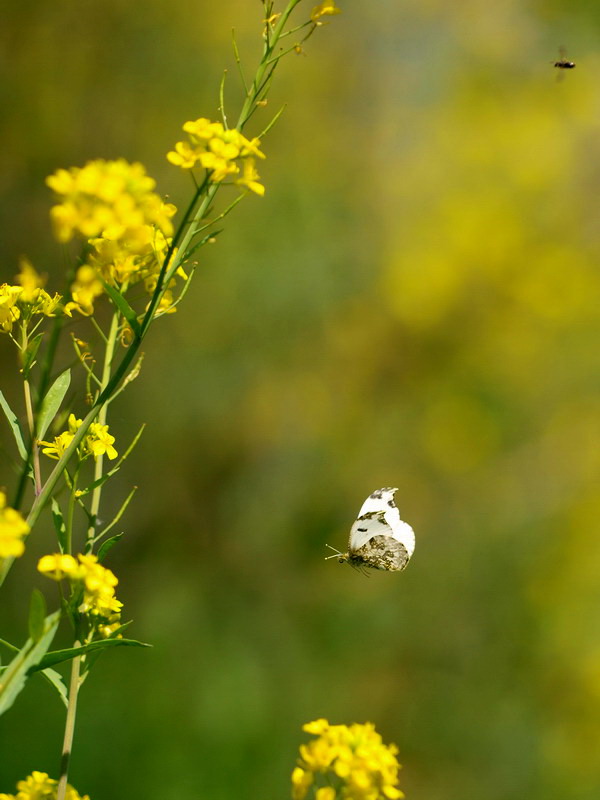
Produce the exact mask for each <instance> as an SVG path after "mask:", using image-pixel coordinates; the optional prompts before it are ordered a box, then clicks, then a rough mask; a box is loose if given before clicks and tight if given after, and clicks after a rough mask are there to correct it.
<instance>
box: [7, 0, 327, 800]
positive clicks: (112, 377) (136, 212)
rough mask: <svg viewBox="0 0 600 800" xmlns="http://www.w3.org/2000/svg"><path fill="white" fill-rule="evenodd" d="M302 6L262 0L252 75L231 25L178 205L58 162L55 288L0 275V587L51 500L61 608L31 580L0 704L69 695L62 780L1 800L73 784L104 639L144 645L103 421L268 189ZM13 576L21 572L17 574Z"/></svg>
mask: <svg viewBox="0 0 600 800" xmlns="http://www.w3.org/2000/svg"><path fill="white" fill-rule="evenodd" d="M301 5H302V6H305V4H304V3H302V0H287V2H286V3H284V4H283V7H282V9H281V10H279V11H278V10H276V8H275V0H262V23H261V35H262V40H263V49H262V56H261V58H260V61H259V63H258V66H257V67H256V70H255V74H254V77H253V79H252V80H250V81H247V80H246V78H245V75H244V70H243V68H242V64H241V60H240V57H239V54H238V50H237V46H236V45H235V39H234V54H235V59H236V62H237V66H238V68H239V73H240V77H241V81H242V86H243V92H244V94H243V102H242V105H241V108H240V110H239V113H238V116H237V120H236V122H235V124H234V125H230V124H229V123H228V119H227V114H226V110H225V97H224V94H225V93H224V84H222V85H221V92H220V112H221V119H220V120H216V121H211V120H209V119H207V118H204V117H199V118H197V119H194V120H190V121H188V122H186V123H185V124H184V126H183V130H184V132H185V134H186V138H185V139H183V140H182V141H178V142H176V143H175V145H174V147H173V149H172V150H171V151H170V152H169V153H168V154H167V158H168V160H169V162H170V163H171V164H173V165H174V166H176V167H179V168H181V169H183V170H185V171H186V172H188V173H190V175H191V177H192V180H193V191H192V195H191V199H190V201H189V204H188V206H187V208H186V209H185V210H184V212H183V213H181V214H178V212H177V209H176V208H175V206H174V205H173V204H171V203H168V202H166V201H165V200H164V198H163V196H162V195H161V193H159V192H158V191H157V186H156V182H155V181H154V179H153V178H151V177H150V176H149V175H148V174H147V173H146V170H145V168H144V166H143V165H142V164H139V163H129V162H127V161H126V160H124V159H116V160H112V161H107V160H103V159H95V160H91V161H88V163H86V164H85V165H84V166H82V167H72V168H70V169H58V170H56V171H55V172H54V174H52V175H50V176H49V177H48V178H47V179H46V183H47V185H48V187H49V188H50V189H51V190H52V192H53V194H54V197H55V203H54V205H53V206H52V208H51V210H50V217H51V221H52V227H53V230H54V235H55V237H56V239H57V240H58V242H60V243H61V245H63V246H64V247H65V248H66V252H67V254H68V256H69V263H68V268H67V276H66V288H65V290H64V291H63V292H62V293H58V292H54V293H50V292H48V291H47V290H46V288H45V287H46V285H47V280H48V279H47V277H46V276H45V275H41V274H39V273H38V271H37V270H36V269H35V268H34V267H33V266H32V265H31V264H30V263H29V262H28V261H27V260H23V261H22V263H21V266H20V270H19V273H18V275H17V277H16V280H15V282H14V283H9V282H5V283H2V284H1V285H0V332H1V333H3V334H4V335H6V336H7V337H9V338H10V339H11V341H12V342H13V343H14V346H15V349H16V354H17V358H18V363H19V368H20V372H21V375H22V381H23V406H24V408H23V413H22V414H21V413H17V412H15V411H13V408H15V401H14V399H13V398H11V399H10V402H9V399H8V398H7V397H6V396H5V395H4V394H3V393H2V392H0V405H1V406H2V410H3V412H4V415H5V417H6V421H7V423H8V426H9V429H10V431H11V432H12V434H13V437H14V440H15V446H16V451H17V457H18V479H17V481H16V485H15V486H14V489H13V490H11V494H10V499H9V494H8V492H7V491H5V490H0V586H1V584H2V583H3V582H4V580H5V579H6V577H7V576H8V574H9V572H10V570H11V568H12V566H13V564H14V562H15V560H16V559H19V558H20V557H21V556H22V555H23V553H24V551H25V548H26V547H27V540H28V537H30V536H32V535H34V534H35V532H36V531H35V529H36V526H37V524H38V521H39V519H40V516H41V515H42V514H43V513H44V514H45V513H46V512H48V513H49V515H50V516H51V518H52V522H53V528H54V534H55V539H54V542H53V543H51V544H50V543H49V544H48V546H47V554H46V555H44V556H43V557H42V558H41V559H40V560H39V563H38V565H37V569H38V571H39V573H41V574H42V575H43V576H45V577H46V578H48V579H50V580H51V581H53V582H54V583H55V584H56V586H57V588H58V608H57V610H55V611H52V612H50V613H47V608H46V600H45V597H44V595H42V593H41V592H39V591H38V590H35V589H34V590H33V593H32V595H31V601H30V614H29V636H28V638H27V641H26V642H25V644H24V645H23V646H21V647H18V646H17V645H14V644H12V643H10V642H7V641H5V640H0V646H2V648H4V649H5V650H8V651H9V653H10V660H9V663H8V664H7V665H6V666H4V667H0V670H1V671H0V714H1V713H3V712H4V711H6V710H7V709H8V708H10V707H11V706H12V705H13V703H14V702H15V700H16V699H17V697H18V695H19V693H20V692H21V691H22V690H23V689H24V688H25V686H26V685H27V681H28V679H29V677H30V676H31V675H32V674H34V673H36V672H38V673H41V674H42V675H44V677H45V678H46V679H47V680H48V683H49V685H50V686H51V687H52V688H53V689H55V690H56V691H57V693H58V696H59V697H60V699H61V700H62V702H63V703H64V705H65V707H66V721H65V731H64V739H63V747H62V758H61V771H60V775H59V777H58V780H54V779H52V778H50V777H49V776H48V775H47V774H46V773H44V772H36V771H33V772H32V773H31V775H30V776H29V777H27V778H26V779H24V780H21V781H20V782H19V783H18V784H17V794H16V795H8V794H2V795H0V798H13V797H16V798H18V800H27V799H29V800H33V798H58V800H64V798H69V800H77V798H79V797H80V795H79V794H78V793H77V791H76V790H75V789H73V788H72V787H71V786H69V784H68V783H67V778H68V772H69V763H70V757H71V751H72V747H73V738H74V730H75V719H76V711H77V701H78V695H79V690H80V687H81V685H82V683H83V681H84V680H85V679H86V678H87V676H88V674H89V672H90V670H91V669H92V667H93V666H94V665H95V664H96V663H97V660H98V658H99V656H100V655H101V654H102V653H103V652H104V651H105V650H106V649H107V648H109V647H124V646H144V645H143V643H141V642H138V641H136V640H135V639H130V638H127V637H126V636H125V635H124V632H125V629H126V627H127V626H128V625H129V623H128V622H125V623H124V622H123V621H122V610H123V606H122V603H121V602H120V601H119V600H118V599H117V596H116V587H117V585H118V579H117V577H116V576H115V575H114V573H113V572H112V571H111V570H110V569H109V568H107V567H106V566H104V561H105V559H106V557H107V555H108V554H109V551H110V550H111V548H112V547H113V546H114V545H115V544H116V543H117V542H118V541H119V539H120V538H121V536H122V535H123V534H122V533H116V534H115V533H113V532H112V531H113V528H114V526H115V525H116V524H117V523H118V522H119V520H120V519H121V517H122V516H123V514H124V512H125V510H126V508H127V506H128V504H129V502H130V501H131V499H132V497H133V494H134V491H135V489H133V490H132V491H130V492H129V493H128V494H127V495H126V497H125V499H124V500H123V501H122V503H121V506H120V508H119V510H118V511H117V513H116V515H115V517H114V518H113V519H112V521H110V522H109V523H108V524H105V525H104V526H101V525H100V507H101V502H102V493H103V489H104V487H105V485H106V484H107V482H108V481H109V480H110V479H112V478H113V477H114V476H115V475H116V474H117V473H118V471H119V469H120V467H121V465H122V464H123V461H124V460H125V459H126V458H127V456H128V455H129V453H130V452H131V450H132V448H133V447H135V445H136V443H137V441H138V439H139V437H140V435H141V433H142V430H143V426H142V428H141V429H140V430H139V431H138V433H137V434H136V435H135V436H134V437H133V440H132V441H131V442H129V443H127V444H126V445H122V444H120V443H117V442H116V441H115V437H114V436H113V435H112V434H111V433H110V427H109V423H108V411H109V404H112V402H113V401H114V400H115V398H116V397H117V396H118V395H119V394H120V393H121V392H122V391H124V390H125V389H126V388H127V386H128V385H129V384H130V383H131V382H132V381H133V380H135V379H136V378H137V377H138V376H139V374H140V370H141V361H142V357H141V354H140V348H141V345H142V343H143V342H144V341H145V339H146V335H147V333H148V331H149V329H150V327H151V326H152V325H154V324H155V323H156V322H157V320H159V319H161V318H163V317H168V316H169V315H171V314H173V313H175V312H176V311H177V310H178V305H179V303H180V302H181V301H182V300H183V298H184V296H185V293H186V291H187V290H188V287H189V285H190V282H191V280H192V278H193V276H194V272H195V270H196V267H197V261H196V258H197V257H198V253H199V251H200V250H201V249H202V248H203V247H205V246H206V245H208V244H212V243H214V242H215V239H216V236H217V235H218V233H220V231H219V230H217V227H216V226H217V224H218V223H221V222H222V221H223V220H224V219H225V218H226V217H227V216H228V215H229V214H230V212H231V211H232V210H233V209H234V208H235V207H236V206H237V204H238V203H239V202H240V201H241V200H242V199H243V198H244V197H246V196H247V195H248V194H255V195H257V196H259V197H261V196H263V195H264V193H265V187H264V185H263V184H262V182H261V179H260V176H259V173H258V168H257V165H258V163H259V162H260V161H262V160H263V159H264V158H265V153H264V150H263V144H262V141H263V139H264V137H265V136H266V134H267V133H268V132H269V130H270V129H271V128H272V126H273V125H274V124H275V122H276V121H277V118H278V117H279V115H280V113H281V111H279V112H278V113H276V114H275V115H274V116H273V117H272V118H271V119H270V121H267V122H266V124H264V125H263V128H262V131H261V132H260V133H258V135H247V134H246V133H245V130H246V128H247V127H248V125H249V123H250V121H251V120H252V122H254V119H256V118H258V113H257V112H259V111H261V110H263V109H264V107H265V106H266V105H267V96H268V94H269V90H270V87H271V84H272V81H273V78H274V75H275V72H276V69H277V67H278V65H279V63H280V61H281V59H282V58H284V57H285V56H287V55H288V54H290V53H294V52H296V53H297V52H301V49H302V44H303V42H305V41H306V40H307V39H308V38H309V37H310V36H311V35H312V34H313V33H314V32H315V31H316V29H317V28H319V27H320V26H321V25H322V24H323V22H324V20H325V18H326V17H329V16H332V15H334V14H337V13H339V9H338V8H337V6H336V5H335V3H334V2H333V0H325V2H322V3H320V4H318V5H316V6H314V7H313V8H312V9H310V8H307V9H306V11H305V13H304V17H303V18H302V17H301V18H300V19H298V20H295V21H292V16H293V14H294V12H297V11H298V7H299V6H301ZM255 114H256V115H257V116H256V118H255ZM225 187H228V188H229V189H230V190H233V192H234V193H235V196H234V198H233V199H232V200H231V199H230V200H228V201H227V202H226V203H225V204H223V206H222V207H221V208H220V209H218V207H217V205H216V203H217V194H218V193H219V192H220V191H221V190H222V189H224V188H225ZM215 209H217V210H215ZM140 290H141V291H140ZM102 306H104V307H106V306H108V307H109V310H110V315H109V318H110V321H109V323H108V325H106V324H105V322H104V319H105V314H104V313H102V314H98V313H97V311H98V309H100V308H101V307H102ZM75 328H77V335H76V334H75V332H74V331H75ZM84 331H85V332H84ZM67 332H68V333H69V334H70V339H71V346H72V348H73V352H74V359H75V369H76V370H77V371H78V372H79V376H80V377H81V378H82V380H81V381H80V385H81V386H82V387H83V388H82V389H81V390H77V389H76V392H75V398H74V399H73V400H70V399H69V401H67V397H68V396H69V397H70V395H68V392H69V389H70V387H71V382H72V377H73V376H72V369H71V367H69V366H68V365H67V364H65V363H62V364H61V363H60V362H59V355H58V354H59V353H60V354H61V355H62V353H63V352H64V351H63V350H62V349H60V348H59V342H60V340H61V339H63V338H64V335H65V333H67ZM82 337H85V338H82ZM106 460H108V462H111V466H110V467H109V468H107V467H108V465H107V463H106ZM109 534H110V535H109ZM19 577H20V583H21V584H22V585H23V586H26V585H27V580H26V577H25V576H23V575H20V576H19ZM61 623H64V624H65V626H68V627H69V629H70V646H68V647H62V648H61V649H55V650H53V649H51V647H52V643H53V640H54V638H55V634H56V632H57V630H58V628H59V625H61ZM67 663H69V664H70V677H69V679H68V681H65V678H64V676H63V675H62V674H61V672H60V671H58V670H56V669H55V667H57V666H59V665H61V664H67ZM84 800H85V798H84Z"/></svg>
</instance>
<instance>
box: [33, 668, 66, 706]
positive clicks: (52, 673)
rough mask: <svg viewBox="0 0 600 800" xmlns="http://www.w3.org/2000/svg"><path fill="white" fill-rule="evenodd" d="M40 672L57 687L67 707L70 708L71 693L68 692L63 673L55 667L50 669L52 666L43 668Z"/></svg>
mask: <svg viewBox="0 0 600 800" xmlns="http://www.w3.org/2000/svg"><path fill="white" fill-rule="evenodd" d="M40 674H41V675H43V676H44V678H45V679H46V680H47V681H48V683H49V684H50V685H51V686H53V687H54V688H55V689H56V691H57V692H58V696H59V697H60V699H61V700H62V702H63V704H64V706H65V708H68V707H69V695H68V692H67V687H66V686H65V684H64V683H63V679H62V675H61V674H60V673H59V672H57V671H56V670H55V669H50V667H47V668H46V669H43V670H42V671H41V673H40Z"/></svg>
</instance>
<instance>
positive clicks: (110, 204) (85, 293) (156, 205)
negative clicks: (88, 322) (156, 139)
mask: <svg viewBox="0 0 600 800" xmlns="http://www.w3.org/2000/svg"><path fill="white" fill-rule="evenodd" d="M46 183H47V184H48V186H50V188H51V189H53V190H54V191H55V192H56V194H57V195H58V197H59V199H60V201H61V202H60V203H58V204H57V205H55V206H54V207H53V208H52V209H51V217H52V221H53V225H54V231H55V234H56V237H57V238H58V239H59V241H62V242H67V241H69V240H70V239H72V238H73V236H74V235H75V234H77V233H79V234H80V235H82V236H84V237H85V238H86V239H88V242H89V245H90V253H89V256H88V258H87V260H86V263H85V264H83V265H82V266H81V267H80V268H79V269H78V270H77V273H76V275H75V280H74V281H73V284H72V285H71V295H72V301H71V302H69V303H67V304H66V306H65V312H66V313H67V314H69V315H71V314H72V311H73V310H74V309H75V310H77V311H79V312H80V313H82V314H84V315H86V316H89V315H90V314H93V312H94V301H95V299H96V298H97V297H99V296H100V295H101V294H103V293H104V284H103V281H104V282H106V283H109V284H110V285H111V286H115V287H116V288H118V289H119V290H125V289H127V288H128V287H129V286H131V285H132V284H134V283H137V282H138V281H140V280H145V279H146V278H147V277H148V276H149V275H158V274H159V272H160V269H161V266H162V263H163V260H164V257H165V256H166V253H167V250H168V248H169V246H170V244H171V238H170V237H171V236H172V234H173V224H172V222H171V218H172V217H173V216H174V214H175V213H176V211H177V209H176V207H175V206H174V205H173V204H172V203H165V202H164V200H163V199H162V198H161V197H160V196H159V195H158V194H156V192H155V191H154V189H155V186H156V183H155V181H154V180H153V178H151V177H150V176H149V175H147V174H146V171H145V169H144V167H143V166H142V165H141V164H130V163H128V162H127V161H125V160H124V159H118V160H116V161H103V160H97V161H90V162H88V163H87V164H86V165H85V166H84V167H72V168H71V169H69V170H65V169H59V170H57V172H55V173H54V175H50V176H49V177H48V178H47V179H46Z"/></svg>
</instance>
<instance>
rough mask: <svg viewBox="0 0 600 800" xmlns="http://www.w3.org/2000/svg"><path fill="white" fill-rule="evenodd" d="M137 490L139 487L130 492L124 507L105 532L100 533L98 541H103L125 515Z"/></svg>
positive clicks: (97, 537)
mask: <svg viewBox="0 0 600 800" xmlns="http://www.w3.org/2000/svg"><path fill="white" fill-rule="evenodd" d="M137 488H138V487H137V486H134V487H133V489H132V490H131V491H130V492H129V494H128V495H127V497H126V498H125V500H124V502H123V505H122V506H121V508H120V509H119V510H118V511H117V513H116V514H115V516H114V518H113V520H112V522H111V523H109V524H108V525H107V526H106V528H104V530H103V531H100V533H99V534H98V535H97V536H96V541H99V540H100V539H102V537H103V536H106V534H107V533H108V532H109V530H110V529H111V528H113V527H114V526H115V525H116V524H117V522H118V521H119V520H120V519H121V517H122V516H123V514H124V513H125V509H126V508H127V506H128V505H129V503H130V502H131V498H132V497H133V495H134V494H135V493H136V492H137Z"/></svg>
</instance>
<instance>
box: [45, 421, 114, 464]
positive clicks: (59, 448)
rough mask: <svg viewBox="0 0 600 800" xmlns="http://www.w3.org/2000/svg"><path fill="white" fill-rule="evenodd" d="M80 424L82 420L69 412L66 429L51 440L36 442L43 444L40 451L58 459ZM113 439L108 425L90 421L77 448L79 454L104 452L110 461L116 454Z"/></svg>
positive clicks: (82, 456) (96, 455)
mask: <svg viewBox="0 0 600 800" xmlns="http://www.w3.org/2000/svg"><path fill="white" fill-rule="evenodd" d="M81 424H82V420H80V419H77V417H76V416H75V414H70V415H69V420H68V426H69V427H68V430H66V431H63V432H62V433H61V434H59V435H58V436H55V437H54V441H53V442H45V441H42V440H40V441H39V442H38V444H41V445H44V447H43V448H42V453H43V454H44V455H45V456H49V457H50V458H54V459H56V460H58V459H59V458H60V457H61V456H62V455H63V453H64V452H65V450H66V449H67V447H68V446H69V445H70V444H71V442H72V441H73V437H74V436H75V433H76V432H77V430H78V429H79V427H80V426H81ZM114 441H115V437H114V436H111V434H110V433H109V432H108V425H101V424H100V423H99V422H92V424H91V425H90V427H89V430H88V433H87V436H86V437H85V440H84V442H83V444H82V445H81V446H80V448H79V456H80V458H82V459H83V458H86V457H87V456H90V455H91V456H93V457H94V458H98V456H103V455H104V454H106V455H107V456H108V457H109V458H110V460H111V461H112V460H113V459H115V458H116V457H117V455H118V453H117V451H116V450H115V448H114V447H113V443H114Z"/></svg>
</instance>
